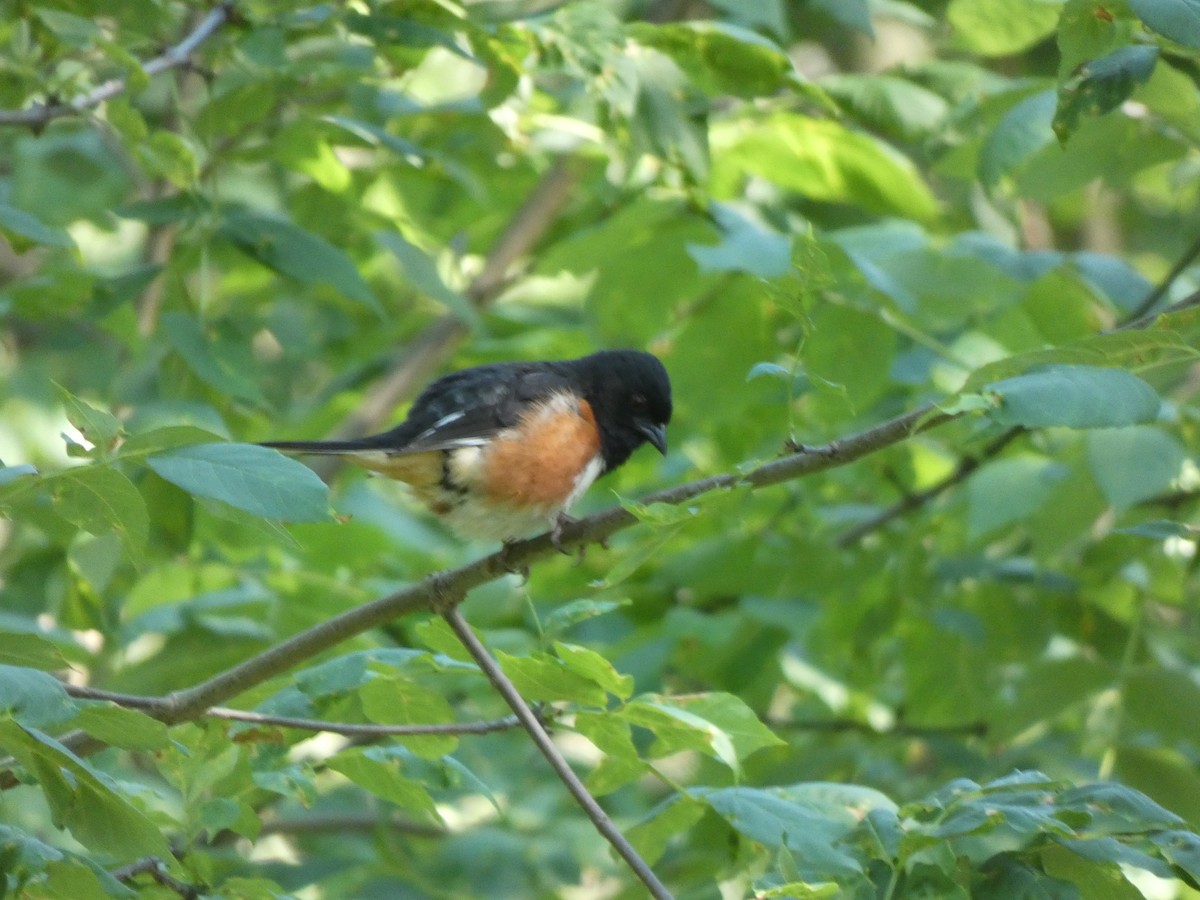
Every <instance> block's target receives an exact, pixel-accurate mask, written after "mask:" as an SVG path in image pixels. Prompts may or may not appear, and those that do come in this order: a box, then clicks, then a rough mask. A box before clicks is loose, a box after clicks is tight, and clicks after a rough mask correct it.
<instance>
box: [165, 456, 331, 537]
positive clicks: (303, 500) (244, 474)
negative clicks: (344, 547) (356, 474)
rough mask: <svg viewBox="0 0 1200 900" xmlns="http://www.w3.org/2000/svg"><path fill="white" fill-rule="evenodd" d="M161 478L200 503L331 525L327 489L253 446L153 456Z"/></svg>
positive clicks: (308, 473)
mask: <svg viewBox="0 0 1200 900" xmlns="http://www.w3.org/2000/svg"><path fill="white" fill-rule="evenodd" d="M146 465H147V466H149V467H150V468H151V469H153V470H154V471H155V472H156V473H157V474H158V475H159V476H160V477H162V478H164V479H165V480H167V481H169V482H171V483H172V484H174V485H176V486H177V487H180V488H183V490H185V491H187V492H188V493H190V494H194V495H195V496H198V497H209V498H211V499H214V500H220V501H221V502H223V503H228V504H229V505H230V506H233V507H236V508H237V509H242V510H245V511H246V512H249V513H252V514H253V515H256V516H263V517H264V518H269V519H283V520H285V521H292V522H323V521H326V520H328V519H329V517H330V513H329V494H328V490H327V488H326V487H325V483H324V482H322V481H321V479H320V478H318V477H317V476H316V475H315V474H314V473H313V471H312V470H311V469H309V468H308V467H307V466H305V465H303V464H302V463H299V462H296V461H295V460H293V459H289V458H288V457H286V456H284V455H283V454H282V453H280V452H278V451H277V450H271V449H270V448H267V447H257V446H254V445H253V444H193V445H191V446H189V447H180V448H178V449H175V450H168V451H167V452H166V453H160V454H157V455H155V456H150V457H148V458H147V459H146Z"/></svg>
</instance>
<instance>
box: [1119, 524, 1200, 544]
mask: <svg viewBox="0 0 1200 900" xmlns="http://www.w3.org/2000/svg"><path fill="white" fill-rule="evenodd" d="M1113 533H1114V534H1134V535H1137V536H1138V537H1145V538H1150V539H1151V540H1156V541H1165V540H1166V539H1167V538H1173V537H1181V538H1194V537H1195V536H1196V534H1197V529H1196V528H1195V526H1192V525H1185V524H1184V523H1183V522H1172V521H1170V520H1168V519H1154V520H1152V521H1149V522H1140V523H1138V524H1137V525H1129V526H1128V527H1126V528H1114V529H1113Z"/></svg>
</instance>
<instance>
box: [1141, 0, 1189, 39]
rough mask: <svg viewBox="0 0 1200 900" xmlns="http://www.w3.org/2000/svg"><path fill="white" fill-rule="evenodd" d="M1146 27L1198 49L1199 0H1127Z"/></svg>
mask: <svg viewBox="0 0 1200 900" xmlns="http://www.w3.org/2000/svg"><path fill="white" fill-rule="evenodd" d="M1129 6H1130V8H1131V9H1132V10H1133V12H1134V14H1135V15H1136V16H1137V17H1138V18H1139V19H1141V20H1142V21H1143V22H1144V23H1146V27H1147V28H1149V29H1151V30H1153V31H1157V32H1158V33H1159V34H1161V35H1162V36H1163V37H1166V38H1170V39H1171V40H1173V41H1175V43H1177V44H1183V46H1185V47H1190V48H1191V49H1193V50H1200V0H1129Z"/></svg>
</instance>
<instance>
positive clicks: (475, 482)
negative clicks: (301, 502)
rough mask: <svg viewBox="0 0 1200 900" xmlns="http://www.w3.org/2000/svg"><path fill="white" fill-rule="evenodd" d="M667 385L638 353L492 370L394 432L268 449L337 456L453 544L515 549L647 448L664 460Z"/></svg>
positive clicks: (444, 380) (432, 392)
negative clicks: (441, 523)
mask: <svg viewBox="0 0 1200 900" xmlns="http://www.w3.org/2000/svg"><path fill="white" fill-rule="evenodd" d="M670 421H671V382H670V380H669V379H668V377H667V371H666V369H664V368H663V365H662V363H661V362H659V361H658V360H657V359H656V358H655V357H653V356H651V355H650V354H649V353H642V352H640V351H637V350H604V351H601V352H599V353H593V354H591V355H590V356H584V357H582V358H580V359H570V360H561V361H554V362H528V363H495V364H492V365H485V366H475V367H473V368H470V369H463V370H462V371H459V372H453V373H451V374H449V375H445V376H443V377H441V378H439V379H437V380H436V381H434V382H433V383H432V384H430V385H429V387H427V388H426V389H425V390H424V391H423V392H422V393H421V395H420V396H419V397H417V399H416V401H415V402H414V403H413V405H412V409H411V410H409V413H408V418H407V419H405V420H404V422H402V423H401V424H399V425H397V426H396V427H395V428H393V429H392V430H391V431H385V432H383V433H382V434H376V435H372V436H370V437H365V438H360V439H359V440H353V441H270V442H267V443H264V444H263V446H265V447H274V448H275V449H277V450H291V451H296V452H300V453H319V454H334V455H338V456H344V457H346V458H347V459H348V460H349V461H351V462H354V463H356V464H358V465H360V466H363V467H364V468H367V469H371V470H373V471H375V472H380V473H382V474H383V475H387V476H388V477H390V478H395V479H398V480H400V481H403V482H406V483H407V484H408V485H410V486H411V487H412V489H413V492H414V493H415V494H416V496H417V497H418V498H419V499H420V500H421V501H422V502H423V503H424V504H425V505H426V506H427V507H429V509H430V510H431V511H432V512H433V513H434V514H436V515H438V516H440V517H441V518H443V519H445V521H446V522H447V523H448V524H449V525H450V527H451V528H453V529H454V530H455V531H457V532H459V533H460V534H463V535H467V536H470V537H477V538H484V539H492V540H495V539H499V540H502V541H511V540H514V539H516V538H519V537H525V536H528V535H529V534H532V533H533V532H535V531H536V530H537V529H539V528H543V527H546V526H547V525H550V526H552V527H553V531H552V535H553V537H554V541H555V543H556V544H557V543H558V538H559V535H560V530H561V528H562V525H563V524H564V523H565V522H566V521H569V520H568V518H567V515H566V511H567V509H568V508H569V507H570V506H571V504H572V503H574V502H575V501H576V500H578V499H579V498H580V497H581V496H582V495H583V493H584V492H585V491H586V490H587V489H588V487H589V486H590V485H591V483H592V482H593V481H595V480H596V479H597V478H598V477H599V476H601V475H603V474H604V473H606V472H611V471H612V470H613V469H615V468H617V467H618V466H620V465H621V464H622V463H624V462H625V460H627V459H628V458H629V456H630V454H632V453H633V451H634V450H636V449H637V448H638V447H640V446H641V445H642V444H644V443H646V442H649V443H650V444H652V445H653V446H654V447H656V448H657V449H658V451H659V452H660V453H664V454H665V453H666V451H667V423H668V422H670Z"/></svg>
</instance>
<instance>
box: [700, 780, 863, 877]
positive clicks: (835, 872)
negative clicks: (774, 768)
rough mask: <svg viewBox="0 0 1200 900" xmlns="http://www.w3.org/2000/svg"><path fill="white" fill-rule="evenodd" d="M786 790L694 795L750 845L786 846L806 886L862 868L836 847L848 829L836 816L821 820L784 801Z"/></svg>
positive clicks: (729, 790) (804, 808)
mask: <svg viewBox="0 0 1200 900" xmlns="http://www.w3.org/2000/svg"><path fill="white" fill-rule="evenodd" d="M785 791H786V788H783V789H778V788H777V789H769V788H768V789H763V788H741V787H735V788H722V789H720V790H716V791H698V790H695V789H693V791H691V793H692V794H693V796H699V797H700V799H703V800H704V801H705V802H706V803H708V805H709V806H711V807H712V809H713V811H714V812H716V813H717V814H718V815H719V816H721V817H722V818H724V819H725V820H726V821H727V822H728V823H729V824H730V825H732V826H733V827H734V828H736V829H737V830H738V831H740V832H741V833H742V834H744V835H746V836H747V837H748V838H750V839H751V840H754V841H758V842H759V843H760V844H763V845H765V846H767V847H772V848H781V847H787V848H788V849H789V850H791V851H792V852H793V853H795V854H796V856H797V858H798V862H800V868H801V874H802V875H803V876H804V877H805V880H807V881H815V880H820V879H823V878H827V877H828V878H848V877H852V876H854V875H859V874H861V873H862V866H861V864H860V863H859V862H858V860H856V859H855V858H854V857H852V856H850V855H849V854H848V853H846V852H845V851H844V850H843V849H841V848H840V847H839V846H838V841H839V840H840V839H841V838H843V837H845V836H846V835H847V834H849V833H850V831H851V830H852V829H853V827H854V825H853V823H852V822H847V821H845V819H844V818H843V817H841V816H833V817H831V816H827V815H824V814H823V813H821V812H819V811H816V810H813V809H812V808H810V807H809V806H807V805H806V804H804V803H799V802H796V801H794V800H792V799H791V798H789V797H787V796H786V793H785Z"/></svg>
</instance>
